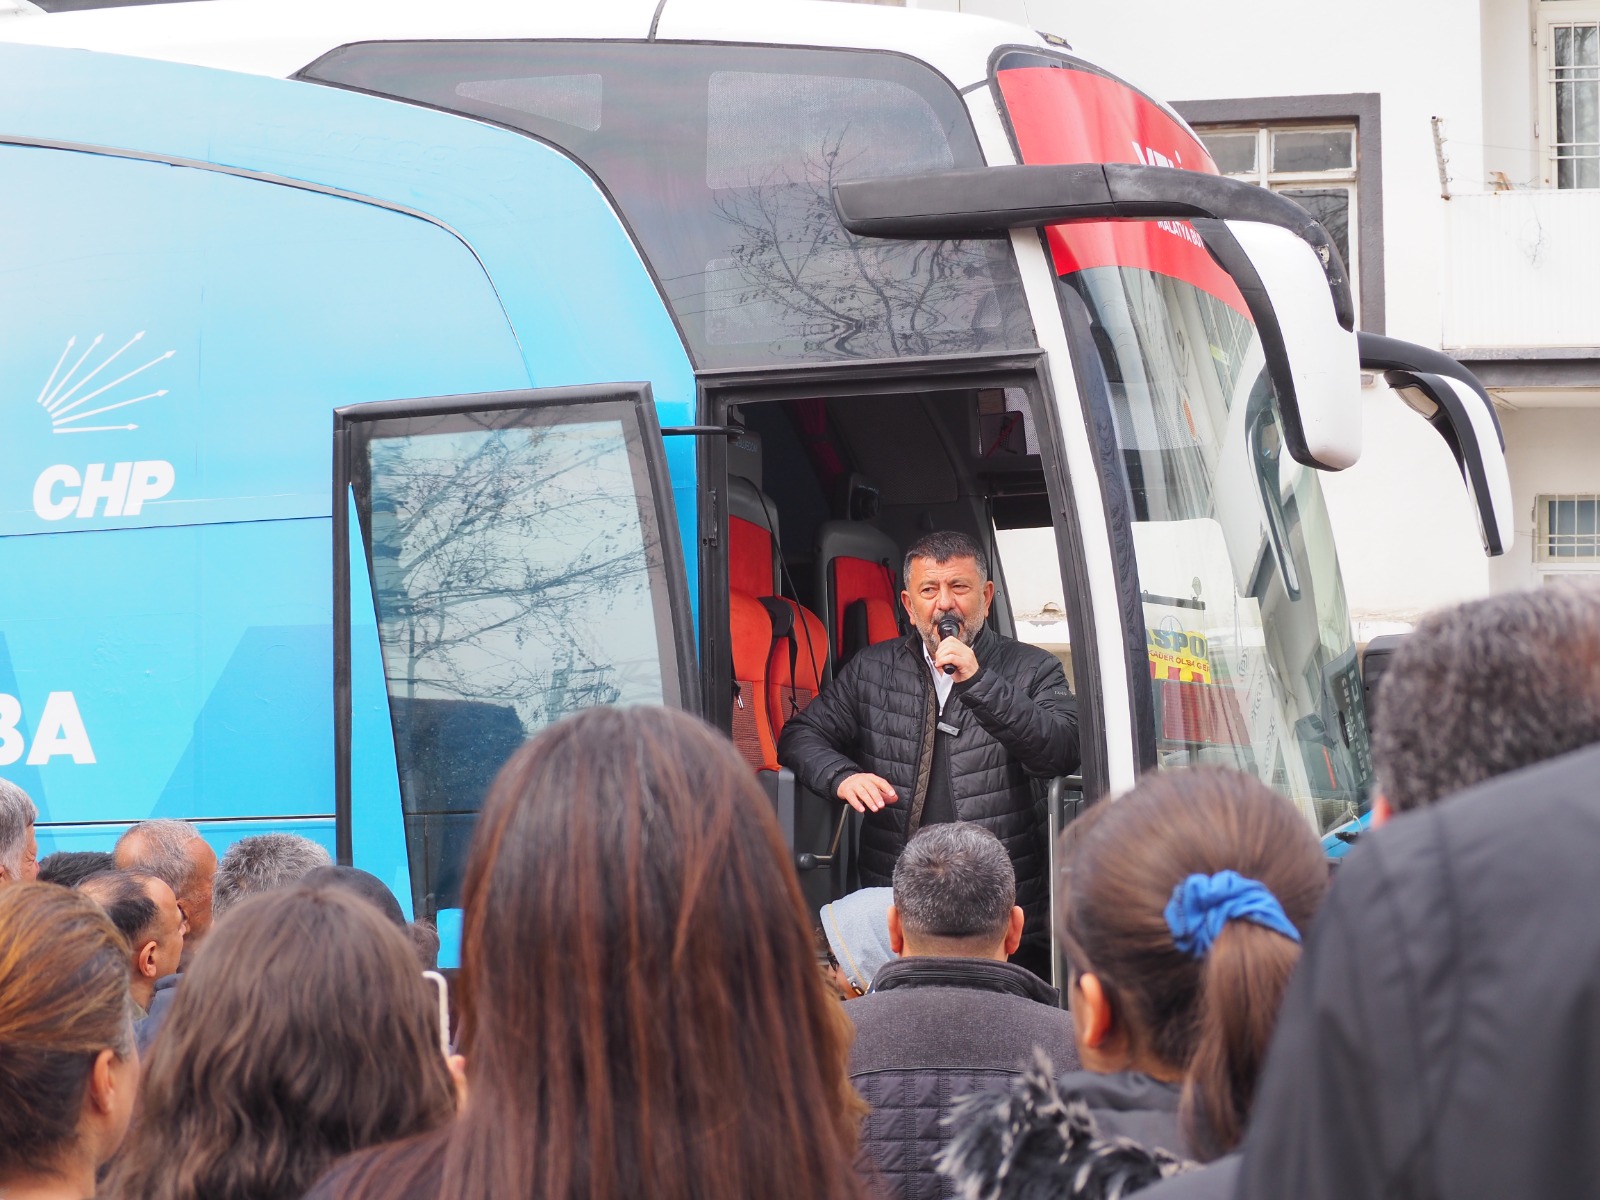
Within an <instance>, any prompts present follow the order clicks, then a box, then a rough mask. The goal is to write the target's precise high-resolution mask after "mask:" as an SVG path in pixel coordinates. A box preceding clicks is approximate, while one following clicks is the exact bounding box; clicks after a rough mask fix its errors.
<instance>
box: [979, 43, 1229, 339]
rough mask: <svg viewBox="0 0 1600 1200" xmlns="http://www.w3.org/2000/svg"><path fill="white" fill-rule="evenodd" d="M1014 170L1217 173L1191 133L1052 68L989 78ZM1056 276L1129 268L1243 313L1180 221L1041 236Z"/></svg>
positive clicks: (1133, 99)
mask: <svg viewBox="0 0 1600 1200" xmlns="http://www.w3.org/2000/svg"><path fill="white" fill-rule="evenodd" d="M995 78H996V81H997V82H998V84H999V88H1000V94H1001V96H1002V97H1003V98H1004V101H1005V109H1006V115H1007V116H1008V118H1009V120H1010V122H1011V128H1012V132H1013V134H1014V135H1015V138H1016V144H1017V152H1018V155H1019V156H1020V158H1021V160H1022V161H1023V162H1024V163H1036V164H1058V163H1076V162H1108V163H1137V164H1139V165H1142V166H1149V167H1178V168H1181V169H1183V170H1188V171H1203V172H1205V173H1206V174H1209V175H1215V174H1216V173H1217V169H1216V167H1215V166H1214V165H1213V164H1212V162H1211V159H1210V157H1209V156H1208V155H1207V154H1206V150H1205V147H1204V146H1202V145H1201V144H1200V143H1199V142H1198V141H1197V140H1195V137H1194V135H1193V134H1192V133H1190V132H1189V130H1188V129H1187V128H1185V127H1184V125H1183V124H1182V123H1181V122H1180V121H1178V120H1176V119H1175V118H1174V117H1173V116H1172V115H1171V114H1170V113H1168V112H1167V111H1166V110H1165V109H1163V108H1162V107H1161V106H1160V105H1158V104H1156V103H1155V102H1154V101H1152V100H1150V99H1148V98H1146V97H1145V96H1143V95H1141V94H1140V93H1139V92H1137V91H1135V90H1134V89H1133V88H1131V87H1129V86H1128V85H1127V84H1125V83H1122V82H1121V81H1120V80H1116V79H1112V78H1109V77H1107V76H1105V75H1100V74H1097V73H1094V72H1090V71H1077V70H1072V69H1070V68H1069V67H1067V66H1066V65H1065V64H1063V65H1061V66H1049V67H1042V66H1027V67H1011V68H1002V69H1000V70H999V71H998V72H997V73H996V76H995ZM1047 236H1048V238H1049V242H1050V250H1051V254H1052V255H1053V256H1054V259H1055V266H1056V270H1057V272H1059V273H1060V274H1062V275H1070V274H1072V273H1073V272H1076V271H1087V270H1091V269H1093V268H1095V267H1135V268H1138V269H1141V270H1146V271H1154V272H1156V273H1157V274H1161V275H1169V276H1172V277H1173V278H1175V279H1181V280H1183V281H1184V282H1185V283H1190V284H1193V285H1194V286H1195V287H1197V288H1200V289H1201V290H1202V291H1205V292H1207V293H1209V294H1210V295H1212V296H1215V297H1216V298H1217V299H1219V300H1221V301H1222V302H1223V303H1225V304H1227V305H1229V306H1230V307H1232V308H1234V309H1236V310H1237V311H1239V312H1240V313H1243V314H1244V315H1246V316H1248V315H1249V309H1248V307H1247V306H1246V305H1245V302H1244V297H1243V296H1241V295H1240V294H1239V289H1238V287H1237V286H1236V285H1235V284H1234V282H1233V279H1232V277H1231V276H1230V275H1228V273H1227V272H1226V271H1224V270H1223V269H1222V268H1221V267H1219V266H1218V265H1217V263H1216V261H1215V260H1214V259H1213V258H1212V257H1211V254H1210V252H1209V251H1208V250H1207V249H1206V248H1205V243H1204V242H1203V241H1202V240H1201V238H1200V235H1199V234H1198V233H1196V232H1195V230H1194V227H1193V226H1192V225H1190V224H1189V223H1188V222H1187V221H1096V222H1092V223H1089V222H1085V223H1075V224H1072V225H1055V226H1051V227H1050V228H1049V230H1048V231H1047Z"/></svg>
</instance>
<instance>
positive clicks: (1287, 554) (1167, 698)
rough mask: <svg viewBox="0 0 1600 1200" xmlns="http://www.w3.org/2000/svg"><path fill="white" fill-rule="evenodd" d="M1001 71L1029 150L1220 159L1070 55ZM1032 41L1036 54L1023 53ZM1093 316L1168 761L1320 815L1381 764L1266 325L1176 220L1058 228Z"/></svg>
mask: <svg viewBox="0 0 1600 1200" xmlns="http://www.w3.org/2000/svg"><path fill="white" fill-rule="evenodd" d="M1008 57H1009V58H1010V59H1011V61H1010V62H1009V63H1008V62H1007V60H1006V59H1004V58H1003V59H1002V60H1001V62H1000V64H999V73H998V83H999V88H1000V91H1001V94H1002V96H1003V97H1004V99H1005V102H1006V105H1007V113H1008V116H1009V118H1010V120H1011V124H1012V130H1013V133H1014V135H1015V137H1016V140H1017V145H1018V149H1019V152H1020V154H1021V156H1022V158H1023V160H1024V161H1026V162H1074V161H1086V160H1088V161H1093V160H1096V159H1098V160H1101V161H1142V162H1146V163H1149V164H1152V165H1165V166H1183V167H1187V168H1189V169H1192V170H1206V171H1210V170H1213V169H1214V168H1213V167H1212V166H1211V163H1210V161H1209V159H1207V158H1206V156H1205V152H1204V150H1203V149H1202V148H1201V147H1200V145H1199V144H1198V143H1197V142H1196V141H1195V140H1194V138H1193V136H1192V135H1190V134H1189V132H1188V131H1187V129H1186V128H1185V127H1184V126H1183V125H1182V124H1181V122H1180V121H1179V120H1178V119H1177V118H1176V117H1175V116H1173V115H1172V114H1170V113H1169V112H1168V111H1167V110H1165V109H1163V108H1161V107H1160V106H1159V105H1157V104H1156V103H1155V102H1154V101H1151V100H1149V99H1148V98H1146V97H1144V96H1142V95H1140V94H1139V93H1138V92H1136V91H1134V90H1133V89H1132V88H1130V87H1128V86H1127V85H1126V84H1123V83H1120V82H1119V81H1117V80H1113V79H1109V78H1108V77H1106V76H1104V75H1102V74H1099V73H1098V72H1091V71H1089V70H1087V69H1076V64H1073V63H1072V62H1071V60H1057V59H1050V58H1046V57H1044V56H1042V55H1034V54H1028V55H1025V56H1024V55H1015V56H1008ZM1018 60H1022V61H1018ZM1047 238H1048V241H1049V245H1050V250H1051V253H1052V255H1053V258H1054V262H1055V267H1056V271H1057V273H1058V275H1059V277H1060V281H1061V283H1060V291H1061V302H1062V305H1063V307H1064V309H1065V310H1066V316H1067V319H1068V322H1069V325H1073V324H1075V325H1076V326H1077V327H1079V328H1086V329H1087V330H1088V331H1089V333H1090V334H1091V335H1092V339H1093V343H1094V348H1095V355H1094V359H1093V360H1092V361H1091V362H1089V363H1080V364H1079V369H1080V370H1086V371H1090V372H1096V371H1097V372H1098V373H1099V375H1100V378H1099V379H1096V380H1093V381H1091V388H1090V390H1091V391H1092V392H1094V393H1097V394H1100V395H1102V396H1103V397H1104V398H1105V402H1106V403H1107V404H1108V406H1109V409H1110V418H1111V419H1110V426H1111V428H1112V429H1113V430H1114V436H1115V441H1116V447H1115V450H1116V453H1115V456H1114V457H1115V461H1116V462H1117V464H1118V466H1119V467H1120V478H1117V479H1114V480H1110V481H1108V486H1110V487H1113V488H1115V489H1116V490H1117V491H1119V492H1121V493H1122V501H1123V503H1124V504H1125V506H1126V510H1127V513H1128V517H1129V520H1130V523H1131V527H1132V533H1133V549H1134V556H1135V559H1136V560H1137V564H1138V570H1139V591H1140V601H1141V607H1142V611H1143V614H1144V623H1145V633H1146V637H1147V646H1148V657H1149V669H1150V676H1151V686H1152V692H1153V699H1154V708H1153V717H1154V723H1155V729H1154V735H1155V740H1156V745H1157V754H1158V761H1159V762H1160V763H1162V764H1163V765H1179V764H1189V763H1220V764H1224V765H1229V766H1234V767H1237V768H1239V769H1241V770H1244V771H1248V772H1250V773H1251V774H1254V775H1256V776H1258V777H1259V778H1261V779H1262V780H1264V781H1265V782H1267V783H1268V784H1270V785H1272V786H1273V787H1274V788H1276V789H1278V790H1279V791H1281V792H1283V793H1284V794H1286V795H1288V796H1290V797H1291V798H1292V799H1294V800H1295V801H1296V803H1297V804H1299V805H1300V806H1301V808H1302V809H1303V810H1304V812H1305V813H1306V816H1307V818H1308V819H1309V820H1310V821H1311V822H1312V824H1313V825H1314V826H1315V828H1316V829H1317V830H1318V832H1319V833H1325V832H1327V831H1329V830H1330V829H1332V828H1334V827H1336V826H1337V825H1339V824H1342V823H1343V822H1345V821H1347V820H1349V819H1351V818H1352V817H1354V816H1356V815H1357V814H1358V813H1359V811H1360V808H1361V805H1362V804H1363V803H1364V800H1365V797H1366V794H1367V792H1368V790H1369V788H1370V783H1371V775H1372V769H1371V757H1370V752H1369V747H1368V737H1367V728H1366V718H1365V713H1364V709H1363V705H1362V698H1361V681H1360V671H1359V665H1358V663H1357V658H1356V650H1355V644H1354V641H1353V639H1352V637H1351V632H1350V618H1349V612H1348V609H1347V606H1346V603H1345V596H1344V589H1343V585H1342V583H1341V580H1340V574H1339V562H1338V556H1337V553H1336V552H1335V548H1334V541H1333V531H1332V527H1331V525H1330V523H1329V519H1328V513H1327V509H1326V506H1325V504H1324V502H1323V497H1322V490H1321V487H1320V484H1319V481H1318V479H1317V473H1316V472H1315V471H1314V470H1312V469H1310V468H1306V467H1303V466H1301V465H1300V464H1299V463H1297V462H1295V461H1294V460H1293V459H1292V458H1291V457H1290V456H1289V454H1288V452H1287V450H1286V449H1285V447H1284V444H1283V437H1282V428H1281V420H1280V416H1279V411H1278V404H1277V399H1276V397H1275V395H1274V393H1273V389H1272V385H1271V383H1270V381H1269V379H1268V376H1267V374H1266V371H1265V359H1264V355H1263V352H1262V349H1261V346H1260V342H1259V339H1258V338H1257V336H1256V329H1255V326H1254V324H1253V323H1252V321H1251V320H1250V317H1249V315H1248V310H1247V309H1246V307H1245V305H1244V302H1243V300H1242V298H1241V297H1240V295H1239V293H1238V290H1237V288H1236V287H1235V286H1234V284H1233V281H1232V280H1231V279H1230V278H1229V277H1228V276H1227V275H1226V274H1224V273H1223V272H1222V271H1221V270H1220V268H1218V267H1217V265H1216V263H1215V262H1214V261H1213V260H1212V259H1211V258H1210V256H1209V254H1207V252H1206V251H1205V249H1204V246H1203V244H1202V243H1201V242H1200V239H1199V237H1198V235H1196V234H1195V233H1194V231H1193V230H1192V229H1191V228H1190V227H1189V226H1187V225H1186V224H1183V223H1181V222H1159V223H1157V222H1149V223H1132V222H1124V223H1116V224H1112V223H1105V224H1094V225H1073V226H1058V227H1054V228H1052V229H1050V230H1049V231H1048V232H1047Z"/></svg>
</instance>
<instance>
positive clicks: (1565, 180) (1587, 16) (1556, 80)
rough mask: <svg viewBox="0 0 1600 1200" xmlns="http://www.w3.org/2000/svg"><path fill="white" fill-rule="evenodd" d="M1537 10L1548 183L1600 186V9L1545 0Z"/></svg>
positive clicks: (1591, 5) (1542, 131) (1587, 5)
mask: <svg viewBox="0 0 1600 1200" xmlns="http://www.w3.org/2000/svg"><path fill="white" fill-rule="evenodd" d="M1539 7H1540V17H1539V47H1540V55H1541V58H1542V60H1543V64H1544V72H1545V84H1544V95H1543V98H1542V102H1541V108H1542V110H1543V112H1542V114H1541V115H1542V118H1543V119H1542V121H1541V124H1540V132H1541V133H1542V134H1543V136H1542V138H1541V139H1540V140H1541V141H1542V143H1543V145H1544V151H1545V160H1546V171H1547V174H1546V177H1545V183H1546V184H1547V185H1548V184H1554V185H1555V186H1556V187H1558V188H1600V6H1597V5H1593V4H1577V3H1573V0H1545V2H1544V3H1543V4H1541V5H1540V6H1539Z"/></svg>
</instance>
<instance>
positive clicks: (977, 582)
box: [778, 532, 1078, 976]
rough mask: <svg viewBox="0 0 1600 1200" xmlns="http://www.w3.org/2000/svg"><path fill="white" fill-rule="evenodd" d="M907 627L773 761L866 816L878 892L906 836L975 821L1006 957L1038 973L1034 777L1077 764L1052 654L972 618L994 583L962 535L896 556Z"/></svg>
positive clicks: (1042, 921)
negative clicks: (995, 874) (1013, 920)
mask: <svg viewBox="0 0 1600 1200" xmlns="http://www.w3.org/2000/svg"><path fill="white" fill-rule="evenodd" d="M903 578H904V580H905V591H903V592H901V593H900V602H901V603H902V604H903V605H904V606H905V610H906V614H907V616H908V617H909V618H910V621H911V625H912V633H911V635H910V636H909V637H906V638H904V639H896V640H892V641H885V642H879V643H878V644H877V645H874V646H869V647H868V648H867V649H865V650H863V651H861V652H860V653H859V654H857V655H856V656H855V657H854V658H852V659H851V660H850V661H849V662H848V663H847V664H846V665H845V667H844V669H843V670H842V671H840V672H839V674H838V675H837V676H835V678H834V680H833V682H832V683H830V684H829V685H828V686H827V687H826V688H825V689H824V690H823V692H822V694H821V695H820V696H818V697H817V698H816V700H814V701H813V702H812V703H811V704H810V705H809V706H808V707H807V708H806V709H805V710H804V711H803V712H801V713H800V714H799V715H797V716H795V717H793V718H792V719H791V720H790V721H789V723H788V724H787V725H785V726H784V729H783V734H782V736H781V737H780V739H779V741H778V761H779V762H781V763H783V765H784V766H786V767H789V768H790V769H791V770H793V771H794V773H795V775H796V776H797V777H798V778H799V780H800V782H801V783H802V784H803V785H804V786H806V787H808V788H810V789H811V790H812V791H814V792H817V793H818V794H819V795H823V796H832V797H836V798H837V799H839V800H842V801H843V802H845V803H846V804H849V805H850V806H851V807H852V808H854V809H855V810H856V811H857V812H860V813H865V814H866V822H865V824H864V826H863V827H862V831H861V882H862V885H863V886H866V887H879V886H887V885H888V884H889V883H890V882H891V880H892V878H893V875H894V864H895V860H896V859H898V858H899V856H900V851H901V850H902V849H903V848H904V847H905V844H906V842H907V840H908V839H910V837H911V836H912V835H913V834H915V833H916V832H917V830H919V829H921V828H923V827H924V826H926V825H933V824H937V823H939V822H941V821H974V822H976V823H978V824H981V825H982V826H984V828H986V829H988V830H989V831H990V832H991V833H993V834H994V835H995V836H996V837H998V838H999V839H1000V841H1001V842H1002V843H1003V844H1004V845H1005V848H1006V852H1007V854H1008V855H1009V856H1010V858H1011V862H1012V865H1013V867H1014V868H1015V869H1016V875H1017V903H1018V904H1019V905H1020V906H1021V907H1022V910H1023V913H1024V916H1025V923H1024V927H1023V935H1022V945H1021V947H1020V948H1019V949H1018V951H1017V953H1016V955H1014V956H1013V961H1015V962H1017V963H1019V964H1021V965H1022V966H1025V967H1027V968H1029V969H1030V970H1032V971H1033V972H1034V973H1035V974H1038V975H1040V976H1045V975H1047V974H1048V969H1049V961H1050V940H1049V938H1050V922H1049V896H1050V886H1049V878H1048V875H1049V862H1050V856H1049V847H1048V845H1047V844H1046V843H1047V838H1048V833H1047V830H1048V823H1047V820H1046V814H1045V812H1044V805H1043V802H1042V796H1043V784H1042V782H1040V781H1042V780H1046V779H1049V778H1051V777H1053V776H1056V775H1067V774H1070V773H1071V772H1072V771H1073V770H1075V769H1076V768H1077V765H1078V709H1077V704H1076V702H1075V701H1074V700H1073V697H1072V691H1071V689H1069V688H1068V687H1067V679H1066V674H1065V672H1064V671H1063V670H1062V668H1061V663H1060V662H1059V661H1058V660H1057V659H1056V658H1055V656H1054V655H1052V654H1049V653H1047V652H1046V651H1043V650H1040V649H1038V648H1037V647H1034V646H1028V645H1025V644H1024V643H1022V642H1017V641H1013V640H1012V639H1011V638H1007V637H1003V636H1001V635H1000V634H998V633H995V632H994V631H993V630H991V629H988V628H986V627H985V625H984V621H985V620H986V618H987V617H988V615H989V605H990V603H991V602H992V601H993V599H994V582H993V581H992V580H991V579H990V578H989V565H988V561H987V559H986V558H985V556H984V553H983V550H982V549H981V548H980V547H979V546H978V544H977V543H976V542H974V541H973V540H972V539H971V538H969V537H967V536H966V535H965V534H962V533H951V532H943V533H930V534H928V535H926V536H925V537H922V538H920V539H918V540H917V542H916V543H915V544H913V545H912V546H911V548H910V549H909V550H907V551H906V558H905V566H904V571H903Z"/></svg>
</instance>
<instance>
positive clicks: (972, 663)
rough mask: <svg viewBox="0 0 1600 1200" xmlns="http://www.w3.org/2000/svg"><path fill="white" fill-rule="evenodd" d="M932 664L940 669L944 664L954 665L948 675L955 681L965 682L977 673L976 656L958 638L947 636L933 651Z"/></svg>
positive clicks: (970, 648) (969, 647) (943, 667)
mask: <svg viewBox="0 0 1600 1200" xmlns="http://www.w3.org/2000/svg"><path fill="white" fill-rule="evenodd" d="M933 665H934V666H936V667H938V668H939V670H941V671H943V670H944V669H945V667H946V666H952V667H954V668H955V671H954V672H952V673H949V674H950V677H951V678H952V679H954V680H955V681H956V682H957V683H965V682H966V681H967V680H969V679H971V678H972V677H973V676H974V675H976V674H977V673H978V656H977V655H976V654H974V653H973V652H972V647H971V646H969V645H967V644H966V643H965V642H963V641H962V640H961V639H960V638H953V637H947V638H945V639H944V641H942V642H940V643H939V647H938V649H936V650H935V651H934V652H933Z"/></svg>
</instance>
